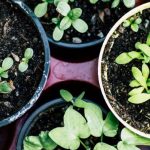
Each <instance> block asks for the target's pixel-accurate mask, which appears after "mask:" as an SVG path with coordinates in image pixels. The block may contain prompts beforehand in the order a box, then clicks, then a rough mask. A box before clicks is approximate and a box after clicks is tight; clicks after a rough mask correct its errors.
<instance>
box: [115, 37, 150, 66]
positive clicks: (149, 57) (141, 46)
mask: <svg viewBox="0 0 150 150" xmlns="http://www.w3.org/2000/svg"><path fill="white" fill-rule="evenodd" d="M149 40H150V35H148V37H147V41H146V43H141V42H137V43H136V44H135V48H136V49H137V50H139V52H137V51H131V52H124V53H121V54H120V55H119V56H118V57H117V58H116V60H115V62H116V63H117V64H128V63H129V62H131V61H132V60H134V59H138V60H142V61H143V63H149V62H150V45H149V44H148V43H149V42H148V41H149Z"/></svg>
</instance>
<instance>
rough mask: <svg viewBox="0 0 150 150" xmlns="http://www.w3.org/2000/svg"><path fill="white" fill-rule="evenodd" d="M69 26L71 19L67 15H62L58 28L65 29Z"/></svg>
mask: <svg viewBox="0 0 150 150" xmlns="http://www.w3.org/2000/svg"><path fill="white" fill-rule="evenodd" d="M70 26H71V20H70V18H69V17H68V16H66V17H64V18H63V19H62V20H61V22H60V26H59V27H60V30H66V29H68V28H70Z"/></svg>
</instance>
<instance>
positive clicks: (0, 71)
mask: <svg viewBox="0 0 150 150" xmlns="http://www.w3.org/2000/svg"><path fill="white" fill-rule="evenodd" d="M13 64H14V61H13V59H12V58H11V57H7V58H5V59H4V60H3V62H2V67H0V77H2V78H8V70H9V69H10V68H11V67H12V66H13Z"/></svg>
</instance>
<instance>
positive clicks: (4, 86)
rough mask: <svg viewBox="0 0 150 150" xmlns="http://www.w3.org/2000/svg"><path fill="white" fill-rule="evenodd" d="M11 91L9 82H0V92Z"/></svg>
mask: <svg viewBox="0 0 150 150" xmlns="http://www.w3.org/2000/svg"><path fill="white" fill-rule="evenodd" d="M12 91H13V88H12V87H11V84H10V83H8V82H7V81H2V82H0V93H2V94H7V93H11V92H12Z"/></svg>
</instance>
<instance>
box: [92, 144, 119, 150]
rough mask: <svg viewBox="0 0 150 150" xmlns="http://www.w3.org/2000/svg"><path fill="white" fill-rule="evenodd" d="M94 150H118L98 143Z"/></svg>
mask: <svg viewBox="0 0 150 150" xmlns="http://www.w3.org/2000/svg"><path fill="white" fill-rule="evenodd" d="M94 150H117V149H116V148H115V147H113V146H111V145H108V144H106V143H97V144H96V145H95V147H94Z"/></svg>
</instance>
